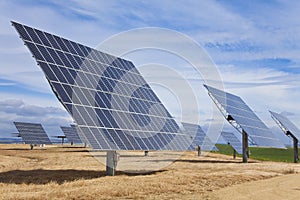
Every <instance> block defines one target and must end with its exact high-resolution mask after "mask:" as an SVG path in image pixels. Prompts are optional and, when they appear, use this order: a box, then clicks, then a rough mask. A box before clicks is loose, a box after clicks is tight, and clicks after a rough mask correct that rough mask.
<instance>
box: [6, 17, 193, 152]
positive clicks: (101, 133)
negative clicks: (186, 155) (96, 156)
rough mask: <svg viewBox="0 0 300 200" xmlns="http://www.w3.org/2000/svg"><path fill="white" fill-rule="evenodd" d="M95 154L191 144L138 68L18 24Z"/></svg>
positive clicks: (184, 146)
mask: <svg viewBox="0 0 300 200" xmlns="http://www.w3.org/2000/svg"><path fill="white" fill-rule="evenodd" d="M12 24H13V26H14V27H15V28H16V30H17V32H18V33H19V35H20V36H21V38H22V39H23V41H24V42H25V44H26V46H27V47H28V48H29V50H30V51H31V53H32V54H33V56H34V58H35V59H36V61H37V63H38V65H39V66H40V67H41V68H42V70H43V72H44V74H45V76H46V78H47V80H48V81H49V83H50V85H51V87H52V90H53V91H54V93H55V94H56V96H57V98H58V99H59V100H60V102H61V103H62V104H63V105H64V106H65V108H66V109H67V111H68V112H69V113H70V114H71V115H72V117H73V119H74V120H75V121H76V123H77V124H78V127H79V129H80V131H81V132H82V133H83V135H84V137H85V138H86V140H87V141H88V144H89V145H90V146H91V147H92V148H93V149H101V150H186V149H187V148H188V147H189V146H190V144H191V142H192V141H191V140H190V138H189V137H188V136H186V135H185V134H183V133H181V132H180V129H179V126H178V124H177V123H176V122H175V120H174V119H173V118H172V117H171V115H170V114H169V112H168V111H167V110H166V108H165V107H164V105H163V104H162V103H161V101H160V100H159V99H158V97H157V96H156V95H155V93H154V92H153V90H152V89H151V88H150V86H149V85H148V84H147V83H146V81H145V80H144V78H143V77H142V76H141V74H140V73H139V71H138V70H137V68H136V67H135V66H134V65H133V63H132V62H130V61H128V60H125V59H122V58H118V57H115V56H112V55H109V54H106V53H103V52H100V51H98V50H95V49H92V48H90V47H87V46H84V45H82V44H79V43H76V42H72V41H70V40H67V39H64V38H62V37H59V36H56V35H52V34H49V33H47V32H43V31H40V30H37V29H34V28H31V27H28V26H25V25H22V24H19V23H16V22H12Z"/></svg>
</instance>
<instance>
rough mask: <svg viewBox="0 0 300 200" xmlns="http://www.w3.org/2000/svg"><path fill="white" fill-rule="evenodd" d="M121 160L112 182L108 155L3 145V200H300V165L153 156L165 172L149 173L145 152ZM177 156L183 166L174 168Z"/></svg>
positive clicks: (75, 149) (68, 148) (215, 157)
mask: <svg viewBox="0 0 300 200" xmlns="http://www.w3.org/2000/svg"><path fill="white" fill-rule="evenodd" d="M120 154H121V158H120V165H119V166H118V169H119V171H118V172H117V175H116V176H114V177H107V176H105V166H104V165H103V164H102V163H101V162H99V160H98V158H99V159H103V158H104V154H103V153H98V154H97V159H96V158H95V157H94V156H92V155H91V153H89V152H88V151H87V150H86V149H84V148H81V147H71V146H67V145H65V146H63V147H62V146H59V145H58V146H46V147H45V148H40V147H36V148H35V149H34V150H32V151H31V150H29V148H28V146H27V145H0V199H242V198H243V197H244V198H247V199H299V197H300V164H294V163H286V162H270V161H257V160H252V159H250V162H249V163H246V164H244V163H241V158H237V159H236V160H233V159H232V156H227V155H222V154H216V153H209V154H206V155H205V156H202V157H200V158H199V157H197V156H196V152H185V153H184V154H182V155H180V154H176V152H175V153H174V152H150V154H149V157H148V160H150V161H148V162H151V163H152V164H153V163H154V164H159V165H156V167H157V166H164V167H163V168H160V169H157V170H156V171H154V172H149V171H146V170H147V169H145V170H143V169H142V167H144V166H145V165H143V164H142V163H143V160H144V159H145V157H144V156H143V152H134V153H133V152H120ZM175 154H176V155H175ZM176 156H178V160H177V161H176V162H170V161H171V160H172V159H171V158H174V157H176ZM132 157H133V158H134V159H131V158H132ZM131 161H132V162H131ZM161 163H163V164H161ZM148 164H149V163H148ZM148 166H149V165H148ZM153 166H154V165H153ZM120 169H122V170H123V171H121V170H120ZM130 170H137V171H135V173H128V171H130Z"/></svg>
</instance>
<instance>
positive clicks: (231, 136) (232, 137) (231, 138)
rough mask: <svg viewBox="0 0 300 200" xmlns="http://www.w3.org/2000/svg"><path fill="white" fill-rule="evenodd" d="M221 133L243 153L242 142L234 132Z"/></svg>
mask: <svg viewBox="0 0 300 200" xmlns="http://www.w3.org/2000/svg"><path fill="white" fill-rule="evenodd" d="M221 135H222V137H223V139H224V140H225V141H226V142H227V143H228V144H230V145H231V146H232V148H234V150H235V151H236V152H237V153H238V154H243V148H242V143H241V141H240V140H239V139H238V138H237V137H236V136H235V135H234V134H233V133H230V132H221Z"/></svg>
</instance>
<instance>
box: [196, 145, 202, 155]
mask: <svg viewBox="0 0 300 200" xmlns="http://www.w3.org/2000/svg"><path fill="white" fill-rule="evenodd" d="M197 151H198V157H200V156H201V146H200V145H198V146H197Z"/></svg>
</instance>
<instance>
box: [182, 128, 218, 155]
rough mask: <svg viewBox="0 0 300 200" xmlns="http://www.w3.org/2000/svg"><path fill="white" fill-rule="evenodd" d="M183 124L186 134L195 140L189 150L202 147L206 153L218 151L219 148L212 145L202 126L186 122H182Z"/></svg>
mask: <svg viewBox="0 0 300 200" xmlns="http://www.w3.org/2000/svg"><path fill="white" fill-rule="evenodd" d="M181 124H182V126H183V128H184V132H185V133H186V134H188V135H189V136H190V137H191V138H192V139H193V142H192V144H191V145H190V147H189V150H194V149H195V148H196V147H198V146H200V147H201V150H204V151H211V150H213V151H218V148H217V147H216V146H215V145H214V144H213V143H212V141H211V140H210V139H209V137H208V136H207V135H206V134H205V132H204V131H203V130H202V128H201V126H200V125H197V124H191V123H186V122H182V123H181Z"/></svg>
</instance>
